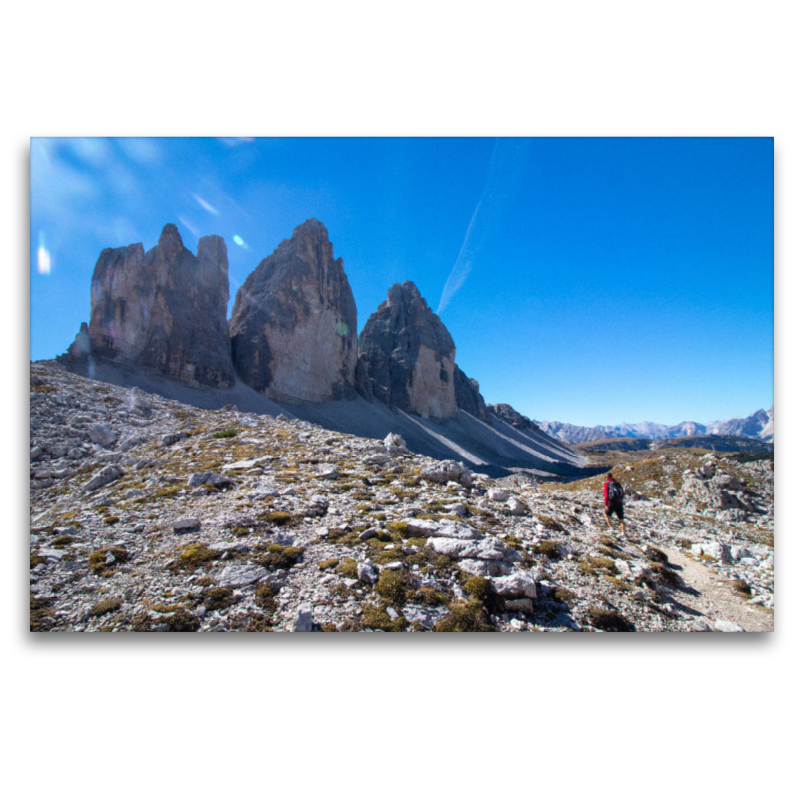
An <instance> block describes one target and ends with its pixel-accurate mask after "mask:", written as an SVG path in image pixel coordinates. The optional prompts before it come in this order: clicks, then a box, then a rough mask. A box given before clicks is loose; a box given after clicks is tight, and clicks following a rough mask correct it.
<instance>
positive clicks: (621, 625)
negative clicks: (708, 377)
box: [586, 606, 636, 633]
mask: <svg viewBox="0 0 800 800" xmlns="http://www.w3.org/2000/svg"><path fill="white" fill-rule="evenodd" d="M586 616H587V619H588V620H589V624H590V625H591V626H592V627H593V628H600V629H601V630H604V631H614V632H618V633H630V632H632V631H635V630H636V628H635V627H634V625H633V623H631V622H629V621H628V620H627V619H625V617H623V616H622V614H620V613H619V612H618V611H609V610H606V609H603V608H596V607H594V606H592V608H590V609H589V612H588V614H587V615H586Z"/></svg>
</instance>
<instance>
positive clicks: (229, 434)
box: [211, 428, 238, 439]
mask: <svg viewBox="0 0 800 800" xmlns="http://www.w3.org/2000/svg"><path fill="white" fill-rule="evenodd" d="M237 433H238V431H237V430H236V428H226V429H225V430H224V431H217V432H216V433H212V434H211V438H212V439H231V438H233V437H234V436H236V434H237Z"/></svg>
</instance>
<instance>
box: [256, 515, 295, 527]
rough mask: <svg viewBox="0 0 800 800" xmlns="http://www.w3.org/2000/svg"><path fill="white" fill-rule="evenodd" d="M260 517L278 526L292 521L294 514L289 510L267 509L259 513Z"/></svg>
mask: <svg viewBox="0 0 800 800" xmlns="http://www.w3.org/2000/svg"><path fill="white" fill-rule="evenodd" d="M258 518H259V519H260V520H261V521H263V522H267V523H269V524H271V525H276V526H278V527H283V526H285V525H288V524H289V523H290V522H291V521H292V515H291V514H290V513H289V512H288V511H267V512H265V513H263V514H259V515H258Z"/></svg>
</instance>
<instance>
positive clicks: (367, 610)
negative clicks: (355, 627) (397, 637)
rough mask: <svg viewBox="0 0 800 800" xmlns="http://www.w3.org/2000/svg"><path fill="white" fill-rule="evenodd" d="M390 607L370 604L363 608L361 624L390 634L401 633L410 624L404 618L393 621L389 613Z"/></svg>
mask: <svg viewBox="0 0 800 800" xmlns="http://www.w3.org/2000/svg"><path fill="white" fill-rule="evenodd" d="M387 607H388V606H385V605H383V606H374V605H371V604H369V603H367V604H365V605H364V606H363V607H362V608H361V623H362V625H363V626H364V627H365V628H372V629H376V630H380V631H387V632H388V633H399V632H400V631H402V630H403V629H404V628H405V627H406V626H407V625H408V622H407V621H406V618H405V617H403V616H400V617H398V618H397V619H395V620H393V619H392V618H391V617H390V616H389V615H388V614H387V613H386V608H387Z"/></svg>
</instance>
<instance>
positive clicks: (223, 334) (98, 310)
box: [69, 224, 234, 387]
mask: <svg viewBox="0 0 800 800" xmlns="http://www.w3.org/2000/svg"><path fill="white" fill-rule="evenodd" d="M227 304H228V256H227V250H226V247H225V242H224V241H223V240H222V239H221V238H220V237H219V236H206V237H203V238H202V239H200V242H199V245H198V249H197V256H194V255H193V254H192V253H191V252H190V251H189V250H187V249H186V248H185V247H184V246H183V242H182V241H181V237H180V234H179V233H178V229H177V228H176V227H175V225H171V224H170V225H166V226H164V229H163V231H162V232H161V237H160V239H159V241H158V244H157V245H156V246H155V247H154V248H152V249H151V250H149V251H148V252H147V253H145V252H144V248H143V247H142V245H141V244H134V245H130V246H128V247H119V248H116V249H109V250H103V252H102V253H101V254H100V257H99V258H98V260H97V264H96V265H95V269H94V275H93V277H92V311H91V321H90V323H89V326H88V353H86V350H87V341H86V331H85V330H84V329H83V328H82V329H81V333H79V334H78V338H77V339H76V342H75V343H74V344H73V346H72V347H71V348H70V350H69V354H70V355H72V356H81V355H95V356H97V357H99V358H102V359H105V360H107V361H111V362H114V363H117V364H120V365H122V366H129V367H130V366H139V367H147V368H149V369H154V370H156V371H158V372H160V373H162V374H163V375H166V376H168V377H170V378H175V379H177V380H179V381H182V382H184V383H187V384H189V385H195V386H211V387H226V386H231V385H233V383H234V377H233V370H232V368H231V361H230V341H229V339H228V326H227V321H226V311H227ZM79 340H80V341H79Z"/></svg>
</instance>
